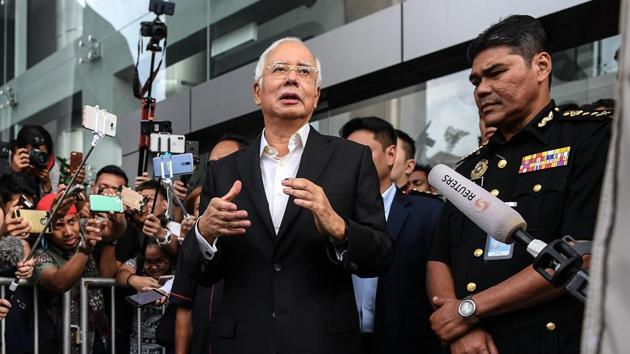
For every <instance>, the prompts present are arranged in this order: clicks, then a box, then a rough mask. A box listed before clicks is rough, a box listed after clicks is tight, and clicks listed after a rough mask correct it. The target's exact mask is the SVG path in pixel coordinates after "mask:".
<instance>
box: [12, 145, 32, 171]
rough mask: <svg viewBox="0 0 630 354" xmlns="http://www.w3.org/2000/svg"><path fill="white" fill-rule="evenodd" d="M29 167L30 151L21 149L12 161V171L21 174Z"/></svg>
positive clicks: (16, 152)
mask: <svg viewBox="0 0 630 354" xmlns="http://www.w3.org/2000/svg"><path fill="white" fill-rule="evenodd" d="M28 166H29V157H28V149H26V148H19V149H17V150H16V151H15V154H13V158H12V159H11V169H12V170H13V172H16V173H20V172H23V171H24V170H26V169H27V168H28Z"/></svg>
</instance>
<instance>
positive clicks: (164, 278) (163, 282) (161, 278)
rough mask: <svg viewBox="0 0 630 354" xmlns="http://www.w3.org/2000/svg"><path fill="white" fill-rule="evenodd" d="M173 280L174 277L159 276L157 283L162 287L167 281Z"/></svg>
mask: <svg viewBox="0 0 630 354" xmlns="http://www.w3.org/2000/svg"><path fill="white" fill-rule="evenodd" d="M173 278H175V276H174V275H172V274H171V275H160V278H159V279H158V283H160V285H164V284H166V282H167V281H169V280H171V279H173Z"/></svg>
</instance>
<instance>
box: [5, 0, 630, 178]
mask: <svg viewBox="0 0 630 354" xmlns="http://www.w3.org/2000/svg"><path fill="white" fill-rule="evenodd" d="M401 2H403V1H401V0H343V1H338V0H294V1H288V0H177V1H176V2H175V3H176V8H175V14H174V15H173V16H161V19H162V20H163V21H164V23H165V24H166V25H167V26H168V41H167V43H166V45H164V42H161V43H160V44H161V46H165V47H166V48H165V50H162V51H160V52H158V53H157V55H156V63H158V62H161V66H160V69H159V71H158V72H157V76H156V78H155V81H154V83H153V90H152V96H153V97H154V98H156V100H157V101H158V102H159V101H161V100H163V99H165V98H168V97H170V96H176V95H178V94H179V93H182V92H184V91H186V90H189V89H190V88H192V87H195V86H197V85H199V84H202V83H204V82H207V81H209V80H212V79H213V78H216V77H218V76H221V75H223V74H226V73H229V72H231V71H233V70H235V69H238V68H241V67H243V66H245V65H248V64H251V63H253V62H255V61H256V60H257V58H258V56H259V55H260V53H261V52H262V51H263V49H264V48H266V47H267V46H268V45H269V44H270V43H271V42H273V41H274V40H276V39H278V38H281V37H285V36H296V37H300V38H302V39H304V40H308V39H311V38H314V37H317V36H319V35H321V34H324V33H326V32H329V31H331V30H334V29H337V28H339V27H342V26H344V25H346V24H348V23H351V22H353V21H357V20H361V19H362V18H364V17H366V16H369V15H372V14H375V13H377V12H382V11H383V10H385V9H388V8H390V7H391V6H393V5H397V4H399V3H401ZM148 3H149V0H134V1H128V0H108V1H103V0H3V1H0V28H2V36H1V38H0V40H1V41H2V43H1V44H0V51H1V52H0V60H1V61H2V62H1V66H2V67H1V68H0V69H1V70H0V81H1V82H0V83H1V84H2V85H1V86H0V139H1V140H2V141H7V140H10V139H12V138H14V137H15V134H16V132H17V130H18V129H19V127H20V126H22V125H25V124H40V125H43V126H44V127H45V128H46V129H47V130H48V131H49V132H50V133H51V135H52V136H53V139H54V141H55V147H54V150H55V153H56V154H57V155H58V156H62V157H68V156H69V155H70V152H71V151H75V150H77V151H86V150H87V149H88V147H89V144H90V141H91V136H90V134H89V132H86V131H85V130H84V129H82V128H81V106H82V105H84V104H90V105H99V106H100V107H103V108H106V109H107V110H108V111H110V112H113V113H115V114H117V115H118V116H119V117H120V116H121V115H124V114H127V113H129V112H133V111H136V110H138V109H139V107H140V102H139V100H138V99H136V98H135V97H133V94H132V82H133V80H134V71H135V68H136V63H137V72H138V74H139V79H140V81H141V82H144V81H145V80H146V79H147V77H148V75H149V71H150V65H151V55H150V52H147V51H146V46H147V44H148V38H146V37H141V36H140V23H141V22H143V21H144V22H151V21H153V20H154V19H155V18H156V15H155V14H153V13H150V12H149V11H148ZM394 25H396V26H399V25H400V24H394ZM366 35H369V34H366ZM618 46H619V38H618V37H612V38H607V39H604V40H599V41H596V42H592V43H589V44H587V45H583V46H579V47H577V48H572V49H569V50H565V51H562V52H558V53H555V54H554V68H555V71H554V97H556V98H557V101H558V102H563V101H570V100H572V101H575V102H578V103H583V102H587V101H589V100H591V101H592V98H593V97H595V96H597V97H610V96H612V83H613V82H614V77H615V72H616V62H615V61H614V60H613V59H612V57H613V55H614V52H615V50H616V48H617V47H618ZM323 66H324V75H326V63H323ZM460 68H461V67H460ZM453 71H455V70H453ZM252 76H253V72H252ZM395 90H398V91H395V92H391V93H388V94H386V95H383V96H379V97H374V98H371V99H368V100H366V101H361V102H355V103H353V104H351V105H349V106H346V107H342V108H335V109H332V110H330V109H329V110H324V111H322V112H320V113H318V114H317V116H316V117H315V120H317V122H315V126H316V127H317V128H318V129H320V130H321V131H322V132H324V133H330V134H336V133H337V132H338V130H339V128H340V127H341V125H343V123H345V121H347V120H348V119H350V118H351V117H355V116H360V115H377V116H381V117H384V118H386V119H388V120H389V121H391V122H392V123H393V124H394V126H396V127H398V128H401V129H403V130H405V131H407V132H409V133H410V135H411V136H413V137H414V138H417V139H418V144H419V148H418V154H419V155H418V158H419V161H422V162H436V161H454V160H456V159H458V158H459V157H460V156H462V155H464V154H466V153H468V152H469V151H470V150H472V149H473V148H474V147H476V146H477V135H478V132H477V130H478V128H477V122H476V120H475V119H476V116H477V115H476V109H475V106H474V103H473V101H472V96H471V92H472V89H471V86H470V84H469V83H468V81H467V71H466V70H465V71H461V72H453V73H451V74H448V75H446V76H443V77H440V78H436V79H432V80H429V81H427V82H422V83H416V84H415V85H414V86H412V87H407V88H395ZM158 109H159V108H158ZM139 118H140V117H138V120H139ZM226 118H232V117H226ZM208 143H209V142H202V144H208ZM99 149H102V150H101V151H107V152H108V153H107V154H94V155H93V157H92V159H91V161H90V164H91V165H93V166H94V167H95V168H98V167H100V166H103V165H105V164H110V163H114V164H118V165H120V164H121V163H122V162H121V160H122V153H123V151H122V148H121V144H120V141H118V140H117V139H105V140H104V141H103V142H102V143H101V145H100V146H99ZM126 152H127V151H126ZM127 153H129V152H127ZM128 172H129V171H128Z"/></svg>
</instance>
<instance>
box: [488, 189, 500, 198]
mask: <svg viewBox="0 0 630 354" xmlns="http://www.w3.org/2000/svg"><path fill="white" fill-rule="evenodd" d="M490 194H492V195H493V196H495V197H496V196H497V195H499V190H498V189H493V190H491V191H490Z"/></svg>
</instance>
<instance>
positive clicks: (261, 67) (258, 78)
mask: <svg viewBox="0 0 630 354" xmlns="http://www.w3.org/2000/svg"><path fill="white" fill-rule="evenodd" d="M286 42H296V43H300V44H302V45H304V46H306V45H305V44H304V42H303V41H302V40H301V39H299V38H297V37H285V38H281V39H278V40H277V41H275V42H273V43H271V45H270V46H269V47H267V49H265V51H264V52H263V53H262V54H261V55H260V58H259V59H258V63H257V64H256V71H255V74H254V81H255V82H258V85H262V78H263V72H264V71H265V63H266V62H267V56H268V55H269V53H271V51H272V50H274V49H276V48H277V47H278V46H279V45H280V44H282V43H286ZM311 54H312V52H311ZM313 58H315V67H316V68H317V87H319V86H320V85H321V83H322V65H321V63H320V62H319V59H318V58H317V57H316V56H315V54H313Z"/></svg>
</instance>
